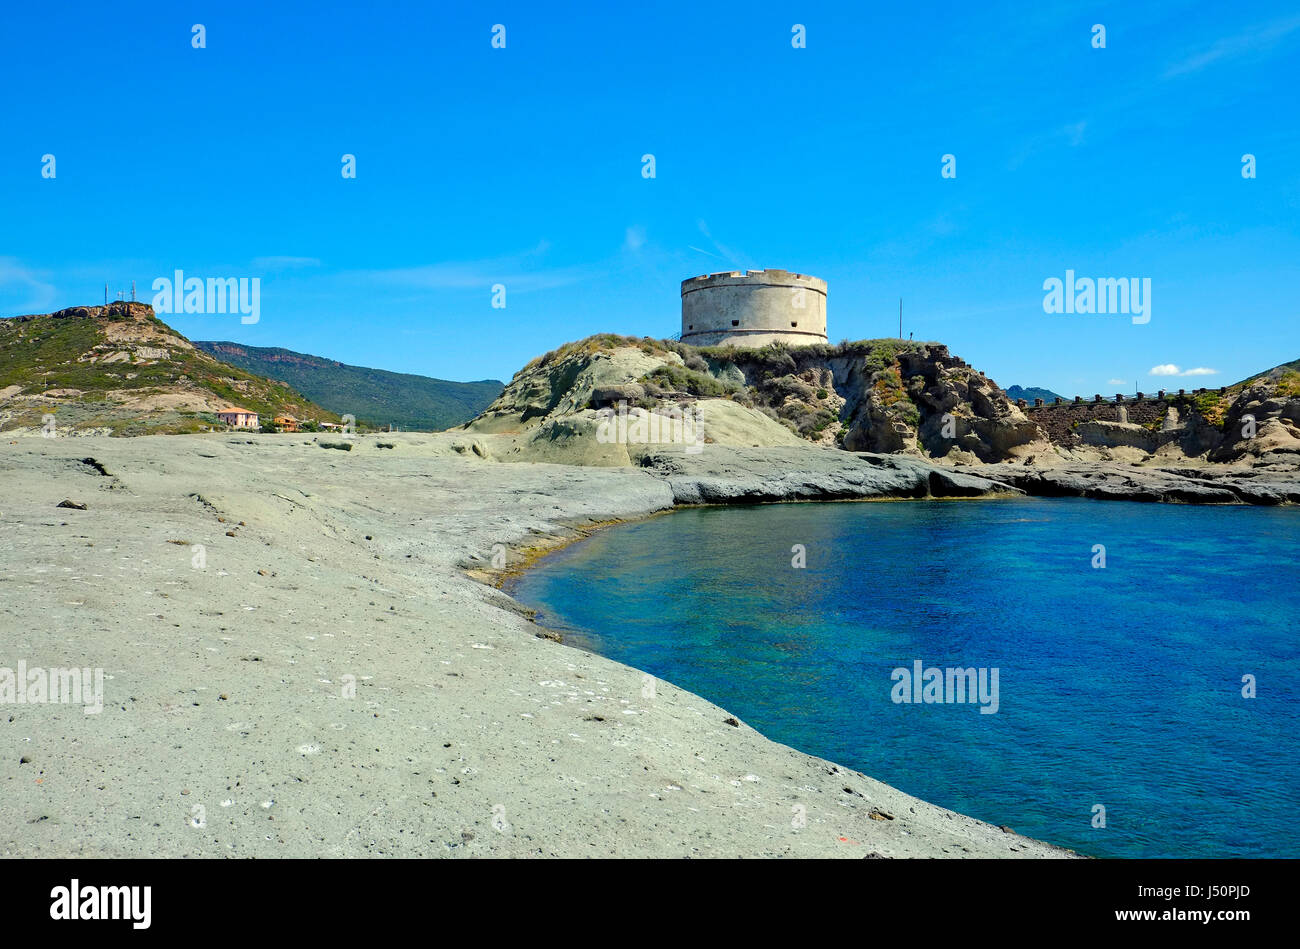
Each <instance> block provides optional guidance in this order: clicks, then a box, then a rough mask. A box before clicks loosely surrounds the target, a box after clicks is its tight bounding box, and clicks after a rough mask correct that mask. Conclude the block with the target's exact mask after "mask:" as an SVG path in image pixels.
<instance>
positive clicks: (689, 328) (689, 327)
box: [686, 326, 695, 330]
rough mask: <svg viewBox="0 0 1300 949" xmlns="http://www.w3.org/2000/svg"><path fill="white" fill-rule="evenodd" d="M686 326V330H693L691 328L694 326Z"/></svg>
mask: <svg viewBox="0 0 1300 949" xmlns="http://www.w3.org/2000/svg"><path fill="white" fill-rule="evenodd" d="M686 328H687V329H688V330H693V329H695V327H694V326H688V327H686Z"/></svg>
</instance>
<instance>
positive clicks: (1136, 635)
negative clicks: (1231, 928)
mask: <svg viewBox="0 0 1300 949" xmlns="http://www.w3.org/2000/svg"><path fill="white" fill-rule="evenodd" d="M1099 544H1100V545H1103V546H1104V548H1105V566H1104V567H1095V566H1094V563H1096V562H1099V561H1098V553H1097V552H1096V551H1095V550H1094V548H1095V545H1099ZM795 545H802V547H803V549H804V552H805V553H804V557H805V559H806V566H804V567H802V568H799V567H795V566H792V559H794V558H796V557H797V553H794V552H792V548H793V547H795ZM511 592H512V593H513V595H514V596H515V597H516V598H517V599H519V600H521V601H522V602H524V603H526V604H528V605H530V606H533V607H535V608H537V609H538V611H539V617H538V618H539V621H540V622H542V623H544V624H546V625H549V626H553V627H555V628H557V629H560V630H562V631H563V632H564V633H565V640H566V642H568V643H570V644H573V645H577V646H580V647H582V648H586V649H590V650H592V651H594V652H597V653H600V654H602V655H605V656H609V657H610V658H613V659H617V660H619V661H621V662H625V663H627V664H629V665H631V666H634V667H636V668H639V669H643V670H645V671H647V672H649V673H652V674H653V675H655V676H658V677H660V678H662V679H665V680H667V681H670V682H672V683H675V684H676V685H679V686H681V687H683V688H685V689H689V690H690V691H692V692H696V693H698V694H700V695H702V696H704V697H706V698H708V699H710V700H711V701H713V702H716V703H717V704H719V705H721V706H723V707H724V708H726V709H728V710H729V711H731V712H733V713H734V714H736V715H738V716H739V717H740V718H742V719H744V720H745V721H746V722H747V723H748V724H750V725H752V726H753V727H755V728H757V729H758V730H760V731H762V732H763V733H764V734H766V735H768V736H769V737H771V738H773V739H775V740H776V741H779V742H783V743H785V744H788V745H791V746H793V747H795V748H798V749H800V750H802V751H805V752H808V753H810V754H814V755H819V756H822V757H825V758H829V759H832V760H834V761H837V762H840V763H842V764H846V765H849V766H851V767H853V768H857V769H858V770H861V771H863V772H865V773H866V774H869V775H871V776H872V777H875V778H878V779H880V780H882V781H885V782H887V783H889V784H892V785H894V786H896V787H898V788H901V789H902V790H904V791H907V792H908V793H910V794H914V795H916V796H917V797H920V798H922V799H924V800H927V801H930V802H933V803H935V804H939V805H942V806H944V807H949V808H952V809H954V810H957V811H961V812H963V813H966V814H970V815H973V816H975V817H979V818H981V819H983V820H987V821H990V822H992V823H995V824H1008V825H1010V826H1012V827H1013V828H1015V829H1016V830H1017V831H1019V832H1021V833H1024V834H1028V835H1030V836H1033V837H1039V838H1042V839H1044V840H1048V841H1051V842H1053V843H1057V844H1061V845H1063V846H1067V847H1071V848H1074V849H1076V850H1079V851H1081V852H1083V853H1087V854H1092V855H1096V856H1119V857H1235V856H1241V857H1258V856H1272V857H1300V822H1298V821H1297V820H1296V819H1295V810H1296V807H1297V804H1298V803H1300V800H1298V799H1300V791H1298V790H1297V789H1298V788H1300V715H1297V710H1298V709H1300V704H1298V703H1300V648H1298V647H1300V509H1295V508H1254V507H1199V506H1185V505H1166V504H1139V503H1132V502H1113V501H1087V500H1078V499H1060V500H1057V499H1026V500H1015V501H947V502H943V501H913V502H865V503H863V502H858V503H837V504H830V503H827V504H777V505H762V506H755V507H729V508H697V509H687V510H683V511H679V512H675V513H672V514H669V515H666V516H662V517H656V518H652V519H650V520H646V521H642V522H639V523H634V524H627V525H622V526H619V527H614V528H611V529H608V530H604V531H601V532H599V533H597V534H595V535H594V536H593V537H591V538H589V539H588V540H586V541H584V542H582V543H580V544H577V545H574V546H572V547H569V548H566V549H565V550H562V551H560V552H558V553H556V554H554V555H552V556H551V557H549V558H547V559H546V560H544V561H543V562H542V563H541V564H539V565H538V566H537V567H536V568H535V569H534V570H532V571H530V572H529V573H527V574H526V575H525V576H523V577H521V578H519V579H518V580H517V581H516V582H515V584H514V585H513V586H512V588H511ZM918 661H919V662H920V663H922V668H929V667H936V668H939V669H941V670H943V669H947V668H963V669H965V668H975V669H985V670H989V671H990V672H991V670H993V669H997V670H998V678H997V682H998V703H997V711H996V713H992V714H985V713H981V711H980V708H981V706H980V704H978V703H965V704H962V703H956V702H951V703H948V702H933V703H926V702H917V703H904V702H895V701H894V700H893V698H892V697H891V693H894V692H895V691H896V689H895V679H894V677H893V673H894V670H895V669H900V668H905V669H908V670H909V671H910V670H912V669H913V668H914V663H916V662H918ZM1245 676H1253V677H1254V682H1255V688H1256V697H1255V698H1246V697H1243V694H1242V690H1243V688H1245V686H1244V685H1243V677H1245ZM986 682H989V683H991V679H988V680H986ZM900 688H901V686H900ZM918 693H919V686H918ZM985 704H986V705H989V703H985ZM990 707H991V706H990ZM1096 805H1102V806H1103V807H1104V808H1105V824H1106V826H1105V827H1104V828H1103V827H1094V826H1093V824H1094V822H1095V820H1096V815H1098V814H1100V812H1099V811H1097V810H1096Z"/></svg>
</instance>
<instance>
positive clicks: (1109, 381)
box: [1106, 379, 1128, 386]
mask: <svg viewBox="0 0 1300 949" xmlns="http://www.w3.org/2000/svg"><path fill="white" fill-rule="evenodd" d="M1126 382H1128V380H1127V379H1107V380H1106V385H1108V386H1122V385H1123V384H1124V383H1126Z"/></svg>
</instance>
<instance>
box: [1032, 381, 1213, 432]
mask: <svg viewBox="0 0 1300 949" xmlns="http://www.w3.org/2000/svg"><path fill="white" fill-rule="evenodd" d="M1202 391H1204V390H1201V389H1198V390H1196V392H1195V393H1182V394H1172V395H1165V396H1163V397H1161V396H1157V395H1153V396H1145V395H1144V396H1143V398H1141V399H1136V400H1135V399H1133V398H1126V399H1124V400H1123V401H1114V400H1112V401H1107V402H1098V401H1096V398H1095V397H1094V399H1093V400H1092V401H1079V402H1075V401H1069V402H1065V401H1062V402H1059V403H1050V402H1049V403H1045V404H1043V405H1027V404H1022V405H1021V408H1022V409H1023V410H1024V411H1025V413H1026V414H1027V415H1028V416H1029V418H1030V419H1031V420H1033V421H1035V422H1037V423H1038V425H1039V426H1040V427H1041V428H1042V429H1043V431H1045V432H1046V433H1047V437H1048V438H1049V439H1051V441H1052V442H1053V443H1054V444H1057V445H1066V446H1073V445H1077V444H1079V439H1078V436H1077V435H1075V432H1074V426H1075V425H1077V424H1079V423H1081V422H1119V421H1121V420H1122V421H1127V422H1130V423H1132V424H1135V425H1150V424H1151V423H1153V422H1162V421H1163V420H1164V418H1165V415H1166V413H1168V411H1169V407H1170V406H1171V405H1172V406H1174V407H1176V408H1177V409H1178V415H1179V417H1180V418H1182V419H1183V420H1186V419H1187V418H1188V415H1189V413H1190V412H1191V411H1192V410H1193V408H1194V407H1195V405H1196V401H1195V395H1196V393H1199V392H1202ZM1020 401H1021V403H1024V400H1023V399H1022V400H1020ZM1036 401H1037V400H1036ZM1121 409H1122V410H1123V415H1121ZM1125 416H1127V417H1126V418H1125Z"/></svg>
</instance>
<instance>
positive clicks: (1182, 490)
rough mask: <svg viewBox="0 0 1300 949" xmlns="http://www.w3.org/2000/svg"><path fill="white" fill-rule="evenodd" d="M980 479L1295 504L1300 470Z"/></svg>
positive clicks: (1059, 492) (1104, 467)
mask: <svg viewBox="0 0 1300 949" xmlns="http://www.w3.org/2000/svg"><path fill="white" fill-rule="evenodd" d="M978 470H979V472H980V473H981V474H982V475H984V476H985V477H988V478H991V479H996V480H998V481H1001V482H1005V483H1006V484H1010V485H1014V486H1015V487H1017V488H1019V489H1020V490H1022V491H1024V492H1025V493H1026V494H1030V495H1036V496H1039V497H1079V498H1096V499H1100V500H1117V501H1164V502H1173V503H1183V504H1261V505H1276V504H1296V503H1300V468H1297V467H1282V466H1277V467H1273V468H1224V467H1217V466H1213V467H1212V466H1205V467H1199V468H1179V467H1145V466H1138V465H1118V464H1108V463H1095V464H1067V465H1062V466H1059V467H1051V468H1045V467H1037V466H1032V465H1005V464H1004V465H986V466H985V467H983V468H980V469H978Z"/></svg>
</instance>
